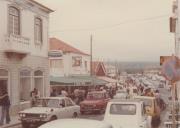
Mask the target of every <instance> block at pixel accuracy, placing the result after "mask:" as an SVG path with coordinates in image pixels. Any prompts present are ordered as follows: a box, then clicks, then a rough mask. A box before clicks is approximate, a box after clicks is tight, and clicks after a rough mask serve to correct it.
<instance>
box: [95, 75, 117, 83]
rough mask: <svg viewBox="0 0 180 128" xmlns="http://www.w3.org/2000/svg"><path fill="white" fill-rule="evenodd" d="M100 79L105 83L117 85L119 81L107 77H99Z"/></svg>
mask: <svg viewBox="0 0 180 128" xmlns="http://www.w3.org/2000/svg"><path fill="white" fill-rule="evenodd" d="M98 78H99V79H101V80H104V81H106V82H108V83H116V82H117V80H115V79H112V78H109V77H106V76H99V77H98Z"/></svg>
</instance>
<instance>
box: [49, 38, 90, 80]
mask: <svg viewBox="0 0 180 128" xmlns="http://www.w3.org/2000/svg"><path fill="white" fill-rule="evenodd" d="M49 45H50V52H49V63H50V75H51V76H59V77H67V76H74V75H90V56H89V55H88V54H86V53H84V52H82V51H80V50H78V49H76V48H74V47H72V46H70V45H69V44H67V43H65V42H63V41H61V40H59V39H56V38H51V39H50V44H49Z"/></svg>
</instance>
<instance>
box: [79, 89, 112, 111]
mask: <svg viewBox="0 0 180 128" xmlns="http://www.w3.org/2000/svg"><path fill="white" fill-rule="evenodd" d="M109 100H110V97H109V95H108V93H106V92H104V91H92V92H89V93H88V94H87V97H86V99H85V100H84V101H82V102H81V103H80V112H81V114H84V113H85V112H99V113H104V112H105V110H106V106H107V103H108V101H109Z"/></svg>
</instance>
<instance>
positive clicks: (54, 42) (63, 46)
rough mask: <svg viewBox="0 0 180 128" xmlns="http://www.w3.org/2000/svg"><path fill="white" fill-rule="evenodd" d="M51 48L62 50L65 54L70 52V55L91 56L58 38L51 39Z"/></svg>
mask: <svg viewBox="0 0 180 128" xmlns="http://www.w3.org/2000/svg"><path fill="white" fill-rule="evenodd" d="M49 48H50V49H49V50H61V51H63V52H65V53H66V52H68V53H76V54H81V55H87V56H89V54H87V53H84V52H82V51H81V50H79V49H77V48H75V47H73V46H71V45H69V44H67V43H65V42H64V41H62V40H59V39H57V38H50V41H49Z"/></svg>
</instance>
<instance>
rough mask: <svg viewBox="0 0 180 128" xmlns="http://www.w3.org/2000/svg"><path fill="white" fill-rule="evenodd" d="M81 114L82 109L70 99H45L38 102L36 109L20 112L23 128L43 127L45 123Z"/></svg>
mask: <svg viewBox="0 0 180 128" xmlns="http://www.w3.org/2000/svg"><path fill="white" fill-rule="evenodd" d="M79 114H80V107H79V106H77V105H76V104H75V103H74V102H73V101H72V100H71V99H70V98H68V97H63V96H62V97H44V98H39V99H37V101H36V104H35V107H32V108H29V109H25V110H23V111H20V112H19V117H20V120H21V123H22V126H23V128H28V127H29V126H30V125H31V124H33V125H37V126H39V125H42V124H43V123H46V122H49V121H52V120H56V119H58V118H72V117H77V116H78V115H79Z"/></svg>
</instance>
